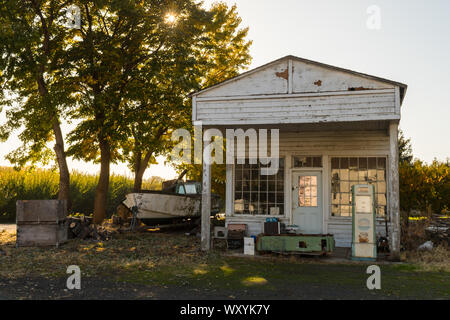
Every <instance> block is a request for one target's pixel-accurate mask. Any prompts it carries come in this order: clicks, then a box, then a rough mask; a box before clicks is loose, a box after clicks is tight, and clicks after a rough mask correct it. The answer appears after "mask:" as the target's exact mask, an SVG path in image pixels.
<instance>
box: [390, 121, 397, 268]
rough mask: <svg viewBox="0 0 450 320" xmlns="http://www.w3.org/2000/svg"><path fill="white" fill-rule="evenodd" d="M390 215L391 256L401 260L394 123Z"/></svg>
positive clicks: (392, 130)
mask: <svg viewBox="0 0 450 320" xmlns="http://www.w3.org/2000/svg"><path fill="white" fill-rule="evenodd" d="M389 138H390V142H389V147H390V148H389V175H388V190H389V191H388V192H389V203H388V208H389V215H390V218H391V219H390V220H391V223H392V225H391V230H390V235H389V241H390V248H391V255H390V257H391V258H392V259H393V260H396V261H398V260H400V194H399V176H398V161H399V159H398V157H399V156H398V122H397V121H392V122H391V123H390V124H389Z"/></svg>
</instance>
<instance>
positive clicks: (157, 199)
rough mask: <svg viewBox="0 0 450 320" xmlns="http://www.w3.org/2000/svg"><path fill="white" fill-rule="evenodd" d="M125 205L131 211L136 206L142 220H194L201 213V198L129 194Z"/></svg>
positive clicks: (150, 193)
mask: <svg viewBox="0 0 450 320" xmlns="http://www.w3.org/2000/svg"><path fill="white" fill-rule="evenodd" d="M123 204H124V205H125V206H126V207H127V208H128V209H130V210H131V209H132V208H133V207H135V206H136V208H137V218H139V219H142V220H163V219H176V218H194V217H199V216H200V212H201V197H198V196H186V195H177V194H165V193H161V192H145V193H129V194H127V196H126V199H125V200H124V201H123Z"/></svg>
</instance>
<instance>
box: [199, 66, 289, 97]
mask: <svg viewBox="0 0 450 320" xmlns="http://www.w3.org/2000/svg"><path fill="white" fill-rule="evenodd" d="M287 68H288V61H287V60H285V61H280V62H279V63H277V64H274V65H269V66H267V67H265V68H263V69H262V70H258V71H257V72H254V73H250V74H247V75H245V76H244V77H237V78H236V79H234V80H232V81H229V82H227V83H226V84H223V85H218V86H217V87H215V88H211V89H210V90H205V91H204V92H200V93H199V94H198V97H199V98H200V97H211V96H226V97H229V96H242V95H253V94H261V93H264V94H281V93H286V94H287V92H288V80H287V77H286V78H283V77H281V76H277V73H278V74H281V73H284V72H286V70H287Z"/></svg>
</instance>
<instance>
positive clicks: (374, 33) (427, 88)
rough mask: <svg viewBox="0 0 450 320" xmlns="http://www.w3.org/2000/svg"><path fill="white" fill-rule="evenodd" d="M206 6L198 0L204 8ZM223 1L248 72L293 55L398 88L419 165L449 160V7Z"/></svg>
mask: <svg viewBox="0 0 450 320" xmlns="http://www.w3.org/2000/svg"><path fill="white" fill-rule="evenodd" d="M213 2H214V1H209V0H205V1H204V5H205V6H207V7H209V6H210V5H211V3H213ZM223 2H226V3H228V4H230V5H232V4H236V5H237V10H238V12H239V15H240V16H241V18H242V26H243V27H247V26H248V27H249V34H248V39H250V40H253V45H252V47H251V50H250V53H251V55H252V57H253V61H252V64H251V66H250V68H249V69H253V68H255V67H258V66H260V65H263V64H266V63H268V62H270V61H273V60H275V59H278V58H281V57H283V56H286V55H295V56H298V57H302V58H306V59H309V60H314V61H318V62H322V63H326V64H331V65H335V66H338V67H342V68H345V69H351V70H354V71H358V72H362V73H367V74H370V75H374V76H379V77H382V78H387V79H390V80H394V81H398V82H402V83H405V84H407V85H408V91H407V93H406V97H405V100H404V102H403V106H402V120H401V122H400V128H401V129H402V130H403V132H404V134H405V136H406V137H408V138H411V143H412V148H413V154H414V156H415V157H417V158H419V159H421V160H424V161H426V162H431V161H432V160H433V159H434V158H437V159H439V160H445V159H446V158H448V157H450V141H449V140H450V129H449V126H450V74H449V72H450V40H449V39H450V1H448V0H431V1H425V0H420V1H419V0H417V1H416V0H395V1H392V0H384V1H382V0H380V1H375V0H372V1H366V0H341V1H336V0H321V1H313V0H308V1H306V0H278V1H274V0H232V1H223ZM374 6H376V7H375V11H373V8H374ZM378 10H379V11H378ZM378 12H379V16H378V15H377V13H378ZM378 17H379V19H378ZM368 20H369V22H370V23H369V25H368ZM2 121H4V114H1V115H0V122H2ZM64 129H66V131H67V130H68V127H63V130H64ZM17 146H19V142H18V139H17V138H16V137H12V138H11V139H10V140H9V141H7V143H2V144H0V165H8V164H9V163H8V162H7V161H6V160H4V159H3V157H4V155H5V154H7V153H8V152H9V151H11V150H13V149H15V148H16V147H17ZM158 160H159V164H158V165H152V166H151V167H150V168H149V169H148V170H147V172H146V175H145V177H146V178H148V177H150V176H160V177H163V178H166V179H169V178H173V177H175V176H176V173H175V171H174V170H173V169H172V168H171V167H170V165H164V159H163V158H158ZM69 166H70V168H71V169H75V170H78V171H82V172H88V173H97V172H98V170H99V166H98V165H94V164H92V163H83V162H79V161H69ZM112 172H113V173H117V174H126V175H129V176H131V175H132V174H131V172H130V170H129V169H128V168H127V166H126V165H125V164H118V165H113V166H112Z"/></svg>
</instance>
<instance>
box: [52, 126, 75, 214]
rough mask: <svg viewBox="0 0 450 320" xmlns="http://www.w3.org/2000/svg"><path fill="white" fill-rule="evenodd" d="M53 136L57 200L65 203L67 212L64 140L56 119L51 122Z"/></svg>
mask: <svg viewBox="0 0 450 320" xmlns="http://www.w3.org/2000/svg"><path fill="white" fill-rule="evenodd" d="M52 127H53V134H54V136H55V142H56V143H55V146H54V148H53V149H54V150H55V154H56V160H57V162H58V168H59V191H58V199H59V200H66V201H67V210H70V209H71V208H72V201H71V198H70V173H69V167H68V166H67V158H66V152H65V150H64V139H63V135H62V132H61V126H60V125H59V121H58V120H57V119H56V120H55V121H53V125H52Z"/></svg>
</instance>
